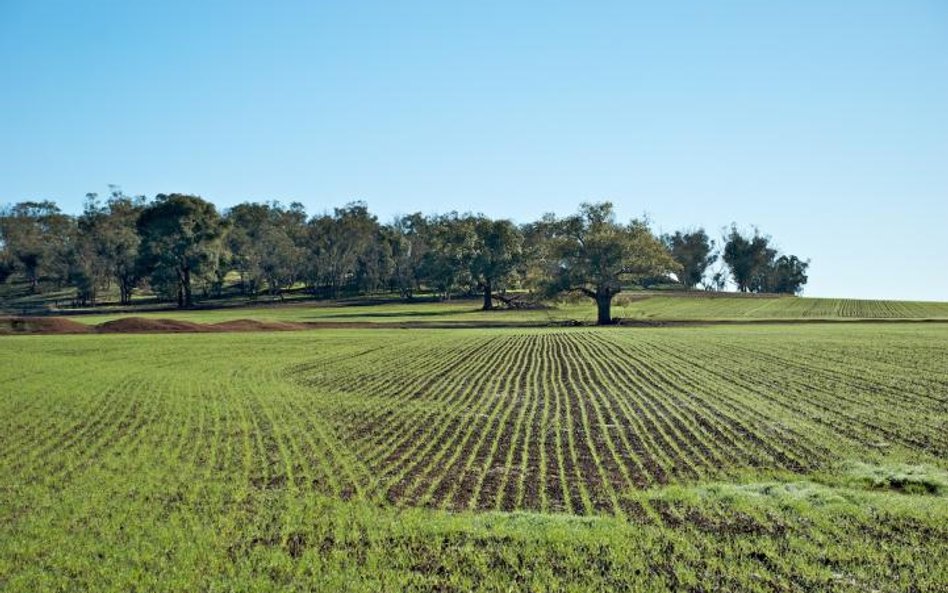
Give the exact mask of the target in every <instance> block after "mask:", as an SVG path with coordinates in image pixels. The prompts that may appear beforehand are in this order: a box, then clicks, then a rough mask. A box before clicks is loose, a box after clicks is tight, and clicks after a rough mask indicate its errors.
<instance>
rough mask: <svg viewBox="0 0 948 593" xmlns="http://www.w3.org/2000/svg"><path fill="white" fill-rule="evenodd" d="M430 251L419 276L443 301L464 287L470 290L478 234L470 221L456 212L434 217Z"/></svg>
mask: <svg viewBox="0 0 948 593" xmlns="http://www.w3.org/2000/svg"><path fill="white" fill-rule="evenodd" d="M427 231H428V232H427V243H428V250H427V251H426V252H425V256H424V259H423V261H422V262H421V269H420V276H421V278H422V280H423V281H424V282H425V284H426V285H427V286H428V287H429V288H432V289H434V290H435V292H437V293H438V295H439V296H440V298H441V299H442V300H449V299H450V298H451V294H452V293H453V292H454V291H455V290H457V289H458V288H460V287H462V286H471V284H472V283H473V282H472V279H471V271H470V270H471V261H472V258H473V255H474V251H475V245H476V243H477V234H476V232H475V230H474V225H473V224H472V222H471V219H470V218H465V217H461V216H458V213H457V212H451V213H449V214H443V215H440V216H435V217H431V218H430V219H429V220H428V227H427Z"/></svg>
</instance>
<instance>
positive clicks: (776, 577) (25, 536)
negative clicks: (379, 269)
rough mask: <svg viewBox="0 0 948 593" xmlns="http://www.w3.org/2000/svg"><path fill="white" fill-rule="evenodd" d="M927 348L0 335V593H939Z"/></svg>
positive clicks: (941, 372)
mask: <svg viewBox="0 0 948 593" xmlns="http://www.w3.org/2000/svg"><path fill="white" fill-rule="evenodd" d="M386 311H390V310H389V309H384V308H383V312H386ZM369 312H371V310H370V311H369ZM196 314H197V313H196ZM946 338H948V327H945V326H943V325H942V324H925V325H918V324H886V325H868V324H866V325H863V324H845V325H840V324H835V325H831V324H825V325H820V324H815V325H806V326H734V327H730V326H721V327H682V328H656V329H615V328H607V329H526V328H525V329H455V330H427V329H417V330H404V331H375V330H362V329H347V330H331V331H312V332H294V333H230V334H190V335H173V334H161V335H76V336H16V337H6V338H2V339H0V356H2V359H0V360H2V361H3V363H2V364H0V385H2V386H3V389H2V390H0V392H2V394H3V395H2V397H0V418H3V419H4V430H3V431H2V432H0V589H2V590H5V591H30V592H34V591H62V590H96V591H144V590H158V589H160V590H165V591H193V590H207V591H231V590H232V591H286V590H333V591H393V590H418V591H467V590H474V589H478V590H486V591H508V590H538V591H544V590H545V591H554V590H555V591H569V590H574V591H586V590H633V591H636V590H637V591H705V590H742V591H780V590H786V591H809V590H821V591H823V590H826V591H866V590H880V591H907V590H914V591H938V590H940V588H941V587H942V586H943V584H944V582H946V581H948V569H946V567H948V562H946V560H948V551H946V546H945V542H946V541H948V495H946V492H945V490H944V484H945V482H944V479H945V475H946V474H945V472H946V470H948V433H946V432H945V430H944V427H945V425H946V422H948V399H946V394H948V366H946V365H948V340H946ZM933 484H934V485H935V487H934V488H932V487H930V485H933Z"/></svg>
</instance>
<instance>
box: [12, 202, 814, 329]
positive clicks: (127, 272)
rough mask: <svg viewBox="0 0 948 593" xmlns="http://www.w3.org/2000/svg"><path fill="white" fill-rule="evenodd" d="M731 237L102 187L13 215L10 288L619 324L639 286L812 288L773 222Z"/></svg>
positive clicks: (610, 215) (93, 299) (611, 222)
mask: <svg viewBox="0 0 948 593" xmlns="http://www.w3.org/2000/svg"><path fill="white" fill-rule="evenodd" d="M721 241H722V243H723V247H722V248H721V249H718V246H717V242H716V241H714V240H712V239H711V238H710V237H709V236H708V234H707V233H706V232H705V230H704V229H694V230H686V231H677V232H675V233H673V234H664V235H661V236H658V235H656V234H655V233H654V232H653V231H652V230H651V228H650V226H649V224H648V222H647V221H645V220H642V219H635V220H632V221H631V222H629V223H623V222H620V221H618V220H617V219H616V216H615V212H614V209H613V206H612V204H611V203H609V202H602V203H595V204H590V203H584V204H582V205H581V206H580V208H579V210H578V211H577V212H576V213H575V214H572V215H570V216H566V217H557V216H555V215H553V214H547V215H544V216H543V217H542V218H540V219H539V220H536V221H533V222H529V223H526V224H521V225H518V224H515V223H513V222H512V221H510V220H506V219H492V218H489V217H486V216H484V215H481V214H458V213H456V212H451V213H448V214H438V215H423V214H421V213H414V214H409V215H405V216H401V217H398V218H397V219H395V220H393V221H392V222H390V223H388V224H383V223H380V222H379V220H378V218H377V217H376V216H374V215H373V214H372V213H371V212H370V211H369V210H368V208H367V207H366V205H365V204H364V203H362V202H353V203H350V204H347V205H346V206H344V207H341V208H335V209H334V210H333V211H332V212H326V213H323V214H317V215H314V216H310V215H308V214H307V213H306V211H305V209H304V207H303V206H302V205H301V204H299V203H292V204H289V205H288V206H287V205H283V204H281V203H280V202H247V203H243V204H239V205H237V206H234V207H232V208H230V209H227V210H226V211H224V212H223V213H220V212H218V210H217V208H216V207H215V206H214V205H213V204H212V203H210V202H208V201H206V200H203V199H202V198H200V197H198V196H193V195H185V194H159V195H157V196H156V197H155V198H154V199H153V200H150V201H149V200H146V199H145V198H144V197H143V196H129V195H126V194H124V193H123V192H122V191H121V190H119V189H118V188H114V187H113V188H112V189H111V191H110V193H109V195H108V196H107V197H105V198H104V199H102V198H100V196H98V195H97V194H87V196H86V202H85V206H84V209H83V211H82V213H81V214H79V215H77V216H72V215H69V214H66V213H63V212H62V211H61V210H60V209H59V207H58V206H57V205H56V204H55V203H54V202H51V201H28V202H20V203H17V204H13V205H10V206H7V207H5V208H3V209H2V210H0V282H4V281H6V280H7V279H8V278H10V277H11V276H13V275H14V274H19V275H21V277H22V278H23V280H24V281H25V282H28V283H29V286H30V290H31V291H33V292H36V291H39V290H40V289H41V281H44V282H52V283H55V284H56V285H58V286H61V287H67V286H69V287H74V288H75V290H76V295H77V297H76V300H77V303H78V304H82V305H95V304H96V303H97V302H98V301H99V298H98V297H99V295H100V293H101V291H103V290H107V289H110V288H112V287H115V288H117V291H118V294H119V300H120V302H121V304H123V305H129V304H131V302H132V296H133V294H134V292H135V291H136V290H145V289H147V290H149V291H151V292H153V293H154V294H155V295H157V296H158V297H159V298H161V299H165V300H168V301H173V302H176V303H177V304H178V306H179V307H190V306H192V305H193V304H194V303H195V302H196V301H197V300H199V299H201V298H208V297H213V296H219V295H221V294H222V291H223V290H224V286H225V278H226V276H227V275H228V274H230V273H236V274H237V275H238V277H239V281H238V282H237V284H236V286H237V287H238V289H239V290H240V291H241V292H242V293H244V294H245V295H247V296H248V297H252V298H253V297H256V296H258V295H261V294H269V295H273V296H278V297H281V298H282V295H283V293H284V291H286V290H288V289H297V288H302V289H304V290H306V291H308V292H310V293H311V294H312V295H314V296H315V297H323V298H338V297H340V296H344V295H354V294H366V293H372V292H378V291H391V292H397V293H399V294H400V295H401V296H402V297H403V298H405V299H411V298H412V297H413V295H414V294H416V293H417V292H419V291H428V292H433V293H435V294H437V295H438V296H439V297H440V298H442V299H449V298H451V297H452V295H457V294H472V293H480V294H481V295H482V296H483V307H484V309H491V308H493V307H494V305H495V302H496V301H498V300H499V301H500V302H502V303H505V304H508V305H513V304H515V303H516V302H518V301H516V299H511V298H508V296H506V295H507V293H506V290H507V289H528V290H529V291H530V293H531V294H533V295H538V296H540V297H541V298H542V297H551V296H554V295H557V294H562V293H570V292H571V293H576V294H580V295H583V296H586V297H588V298H590V299H592V300H593V301H595V302H596V304H597V309H598V320H599V323H601V324H606V323H611V322H612V317H611V309H610V307H611V303H612V299H613V297H614V296H615V295H616V294H618V293H619V292H620V291H622V290H623V288H625V287H628V286H632V285H637V286H643V287H649V286H654V285H657V284H678V285H680V286H682V287H684V288H688V289H694V288H703V289H706V290H723V289H724V288H725V287H726V286H727V283H728V280H729V279H730V280H733V282H734V284H735V285H736V287H737V289H738V290H739V291H741V292H777V293H788V294H796V293H799V292H800V291H801V290H802V287H803V286H804V285H805V284H806V281H807V276H806V270H807V267H808V265H809V262H808V261H804V260H801V259H800V258H798V257H796V256H793V255H785V254H780V253H779V252H778V251H777V249H776V248H775V247H774V246H773V243H772V240H771V239H770V237H768V236H766V235H763V234H761V233H759V232H758V231H757V230H754V231H753V232H752V233H748V232H744V231H741V230H740V229H738V228H737V226H734V225H732V226H731V228H730V229H729V231H728V232H727V233H726V234H725V236H724V237H722V240H721ZM716 263H719V264H723V265H719V266H718V268H717V269H716V270H715V269H714V265H715V264H716Z"/></svg>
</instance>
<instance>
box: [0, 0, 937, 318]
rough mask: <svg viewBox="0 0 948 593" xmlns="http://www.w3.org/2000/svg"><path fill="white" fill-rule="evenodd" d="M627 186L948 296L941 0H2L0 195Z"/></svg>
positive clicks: (581, 194) (626, 215)
mask: <svg viewBox="0 0 948 593" xmlns="http://www.w3.org/2000/svg"><path fill="white" fill-rule="evenodd" d="M109 184H116V185H119V186H120V187H121V188H122V189H123V190H124V191H125V192H126V193H129V194H135V195H139V194H144V195H147V196H149V197H151V196H154V195H155V194H157V193H171V192H180V193H193V194H197V195H200V196H202V197H204V198H206V199H208V200H211V201H212V202H214V203H215V204H216V205H217V206H218V207H220V208H222V209H223V208H226V207H228V206H232V205H234V204H237V203H240V202H243V201H248V200H257V201H259V200H280V201H283V202H285V203H289V202H293V201H298V202H302V203H303V204H304V205H305V206H306V207H307V210H308V211H309V212H310V213H321V212H323V211H325V210H329V209H332V208H333V207H338V206H342V205H344V204H345V203H347V202H350V201H353V200H363V201H365V202H367V203H368V205H369V208H370V209H371V210H372V211H373V212H374V213H376V214H377V215H378V216H379V218H380V219H381V220H382V221H383V222H386V221H389V220H391V219H392V217H394V216H396V215H398V214H404V213H410V212H415V211H421V212H426V213H434V212H447V211H451V210H457V211H460V212H464V211H473V212H482V213H484V214H487V215H489V216H494V217H502V218H511V219H513V220H515V221H518V222H526V221H529V220H532V219H535V218H537V217H539V216H541V215H542V214H543V213H545V212H555V213H557V214H560V215H565V214H569V213H572V212H574V211H575V210H576V208H577V206H578V204H579V203H580V202H583V201H602V200H610V201H612V202H613V203H614V204H615V205H616V209H617V212H618V214H619V215H620V217H621V218H623V219H630V218H633V217H639V216H642V215H647V216H648V217H649V219H650V220H651V221H652V224H653V228H654V229H655V230H656V231H661V232H668V231H674V230H677V229H686V228H692V227H699V226H701V227H704V228H706V229H707V230H708V232H709V234H711V235H712V236H714V237H720V236H721V234H722V229H724V227H726V226H728V225H730V224H731V223H732V222H734V223H737V224H738V225H739V226H742V227H745V228H748V229H749V228H752V227H755V226H756V227H757V228H759V229H760V230H761V231H762V232H764V233H766V234H768V235H771V236H772V237H773V240H774V242H775V243H776V244H777V245H778V246H779V247H780V248H781V249H782V250H783V251H785V252H787V253H792V254H796V255H798V256H800V257H802V258H809V259H810V260H811V267H810V282H809V284H808V285H807V287H806V290H805V294H806V295H808V296H826V297H854V298H902V299H918V300H948V273H946V272H948V239H946V236H945V235H946V227H948V2H946V1H945V0H928V1H923V0H900V1H885V2H877V1H873V0H853V1H835V0H822V1H817V0H813V1H801V0H794V1H781V0H768V1H767V2H760V1H751V0H747V1H728V0H724V1H720V2H707V1H695V2H682V1H669V2H632V1H628V0H627V1H622V2H597V1H593V0H587V1H575V2H558V1H556V0H549V1H544V2H509V1H506V2H495V1H491V0H487V1H478V2H470V1H468V2H445V1H443V0H441V1H431V2H413V1H405V2H402V1H400V2H390V1H382V2H368V1H365V2H358V1H352V2H343V1H339V2H329V1H323V2H259V1H255V2H240V1H235V0H231V1H228V2H196V1H191V2H178V1H162V2H158V1H145V0H142V1H141V2H139V1H135V2H128V1H116V2H106V1H88V2H74V1H65V2H52V1H45V0H22V1H21V0H0V203H12V202H17V201H22V200H27V199H52V200H55V201H56V202H57V203H59V204H60V206H61V207H62V208H63V210H65V211H67V212H79V211H80V210H81V207H82V202H83V199H84V196H85V194H86V193H87V192H99V193H100V194H105V193H107V191H108V185H109Z"/></svg>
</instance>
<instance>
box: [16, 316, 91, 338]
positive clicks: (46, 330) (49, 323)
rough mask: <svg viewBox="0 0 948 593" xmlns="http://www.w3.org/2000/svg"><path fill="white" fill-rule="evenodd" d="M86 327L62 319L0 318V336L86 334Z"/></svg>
mask: <svg viewBox="0 0 948 593" xmlns="http://www.w3.org/2000/svg"><path fill="white" fill-rule="evenodd" d="M91 331H92V328H91V327H89V326H88V325H85V324H82V323H78V322H76V321H72V320H71V319H64V318H62V317H0V335H11V334H13V335H15V334H87V333H89V332H91Z"/></svg>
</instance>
